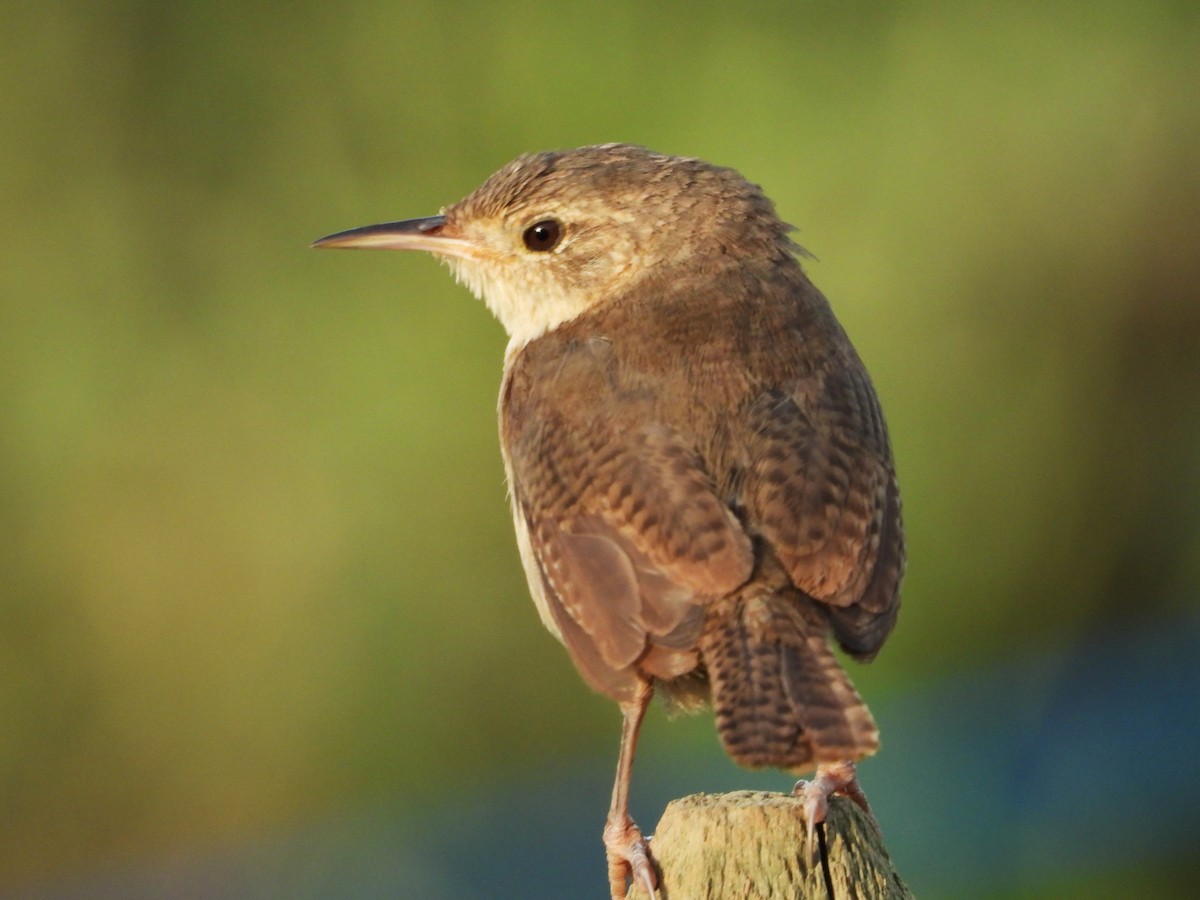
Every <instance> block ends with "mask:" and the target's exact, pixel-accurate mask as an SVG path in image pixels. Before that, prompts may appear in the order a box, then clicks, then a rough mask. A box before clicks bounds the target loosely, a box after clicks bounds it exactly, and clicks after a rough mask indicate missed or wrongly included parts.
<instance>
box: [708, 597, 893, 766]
mask: <svg viewBox="0 0 1200 900" xmlns="http://www.w3.org/2000/svg"><path fill="white" fill-rule="evenodd" d="M828 630H829V626H828V623H827V622H826V621H825V617H824V616H823V614H822V613H821V611H820V610H819V609H818V608H817V607H816V605H815V604H814V601H812V600H810V599H809V598H808V597H806V596H804V595H803V594H802V593H800V592H799V591H797V590H795V589H794V588H791V587H788V588H785V589H781V590H774V591H771V590H766V591H765V592H763V589H762V587H761V586H760V588H759V591H758V592H755V593H753V594H750V595H747V593H745V592H743V593H741V594H739V595H735V596H734V597H729V598H726V599H724V600H721V601H719V602H717V603H716V604H714V605H713V606H712V607H711V608H710V609H709V611H708V621H707V622H706V623H705V627H704V632H703V637H702V638H701V643H700V652H701V655H702V656H703V659H704V665H705V668H706V669H707V670H708V677H709V683H710V685H711V690H712V702H713V709H714V711H715V713H716V718H717V730H718V732H719V733H720V735H721V742H722V743H723V744H724V745H725V751H726V752H727V753H728V754H729V755H730V756H731V757H733V759H734V760H735V761H736V762H738V763H739V764H740V765H743V766H746V767H748V768H760V767H764V766H770V767H774V768H780V769H787V770H794V771H796V772H797V773H799V772H802V771H806V770H811V769H813V768H814V767H816V766H817V765H818V764H820V763H826V762H840V761H844V760H858V759H861V758H863V757H864V756H870V755H871V754H872V753H874V752H875V751H876V750H877V749H878V748H879V731H878V729H877V728H876V727H875V721H874V720H873V719H872V718H871V713H870V712H869V711H868V710H867V707H866V704H864V703H863V701H862V698H861V697H859V696H858V692H857V691H855V689H854V685H853V684H851V683H850V678H849V676H847V675H846V673H845V671H843V669H842V667H841V665H840V664H839V663H838V661H837V658H836V657H835V656H834V655H833V651H832V650H831V649H830V647H829V641H828V638H827V636H826V635H827V634H828Z"/></svg>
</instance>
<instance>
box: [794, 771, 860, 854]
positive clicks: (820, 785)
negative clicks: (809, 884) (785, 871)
mask: <svg viewBox="0 0 1200 900" xmlns="http://www.w3.org/2000/svg"><path fill="white" fill-rule="evenodd" d="M834 794H841V795H842V796H844V797H849V798H850V799H851V800H853V801H854V802H855V803H857V804H858V805H859V806H860V807H861V808H862V810H863V812H865V813H866V814H867V815H868V816H869V817H870V818H871V821H872V822H874V821H875V817H874V816H872V815H871V807H870V806H869V805H868V804H867V795H866V794H864V793H863V791H862V788H861V787H859V784H858V778H857V777H855V770H854V763H852V762H850V761H849V760H847V761H846V762H840V763H832V764H830V765H823V766H818V767H817V774H816V776H815V777H814V778H813V780H812V781H797V782H796V786H795V787H794V788H792V796H793V797H803V798H804V821H805V823H806V826H807V829H808V858H809V860H814V859H816V856H817V843H816V841H815V840H814V837H815V835H816V830H817V826H818V825H820V824H821V823H822V822H824V821H825V816H826V815H828V814H829V798H830V797H832V796H833V795H834Z"/></svg>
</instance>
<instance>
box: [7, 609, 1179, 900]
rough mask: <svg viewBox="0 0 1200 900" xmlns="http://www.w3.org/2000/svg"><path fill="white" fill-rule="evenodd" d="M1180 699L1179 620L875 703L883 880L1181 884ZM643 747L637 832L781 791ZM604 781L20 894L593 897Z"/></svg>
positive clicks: (375, 821) (1117, 632)
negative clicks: (1120, 871)
mask: <svg viewBox="0 0 1200 900" xmlns="http://www.w3.org/2000/svg"><path fill="white" fill-rule="evenodd" d="M1198 698H1200V617H1198V616H1197V615H1195V614H1190V615H1183V616H1179V617H1177V618H1176V619H1174V620H1172V621H1170V622H1169V623H1166V624H1165V625H1161V626H1160V627H1157V628H1154V629H1144V630H1140V631H1133V630H1129V629H1128V627H1126V626H1122V627H1114V628H1113V629H1111V630H1109V631H1106V632H1104V633H1101V634H1095V635H1091V636H1089V637H1087V638H1085V639H1081V640H1079V641H1078V642H1077V643H1076V644H1075V645H1074V646H1073V647H1070V648H1069V649H1067V650H1066V651H1065V652H1064V651H1063V650H1062V649H1059V650H1058V651H1056V652H1054V653H1047V654H1045V655H1042V656H1031V655H1029V654H1028V653H1025V652H1018V653H1016V654H1015V655H1014V658H1013V659H1011V660H1010V661H1008V662H1007V663H1006V664H1004V665H1002V666H989V667H986V668H981V669H980V670H978V671H975V672H964V673H959V674H957V675H955V676H954V677H953V678H950V679H947V680H946V681H943V682H940V683H937V684H933V685H930V686H929V688H928V690H925V691H922V692H921V693H917V694H913V695H911V696H898V697H894V698H892V699H891V701H890V702H888V703H887V704H886V706H880V705H879V704H876V706H877V707H878V708H877V709H876V712H877V714H878V718H879V720H880V726H881V729H882V731H883V733H884V734H885V735H886V748H885V751H884V752H883V753H882V754H881V755H880V756H879V757H878V758H877V759H875V760H872V761H870V762H869V763H867V764H865V765H864V766H863V769H862V779H863V783H864V787H865V789H866V791H867V793H868V795H869V797H870V799H871V802H872V805H873V806H874V809H875V811H876V814H877V816H878V818H879V820H880V823H881V825H882V827H883V830H884V834H885V836H886V838H887V843H888V847H889V849H890V851H891V853H892V855H893V858H894V859H895V861H896V864H897V867H898V869H899V871H900V873H901V875H902V876H903V877H904V878H905V880H906V881H907V882H908V883H909V885H910V887H912V888H913V889H914V891H915V892H916V893H917V894H918V896H921V897H939V896H940V897H964V896H971V897H979V896H985V895H986V896H994V897H1002V896H1022V897H1029V896H1061V893H1058V891H1059V890H1061V888H1062V886H1063V885H1064V884H1067V885H1069V884H1070V882H1071V881H1072V880H1073V879H1076V878H1077V879H1078V880H1080V881H1081V882H1082V881H1084V880H1090V881H1089V883H1094V881H1095V879H1096V878H1097V876H1098V875H1103V873H1104V872H1105V871H1106V870H1107V869H1111V868H1114V867H1118V868H1129V867H1131V866H1137V865H1153V866H1155V867H1159V868H1166V869H1169V870H1172V871H1174V872H1176V873H1177V877H1178V878H1182V879H1185V880H1186V879H1187V878H1188V877H1189V876H1190V875H1193V874H1195V872H1196V866H1195V862H1194V860H1193V856H1194V843H1195V836H1196V834H1197V832H1198V826H1200V815H1198V814H1197V808H1198V807H1200V774H1198V772H1197V767H1196V765H1195V757H1194V754H1195V752H1196V745H1197V740H1198V738H1200V700H1198ZM615 721H616V720H615V718H614V737H613V748H612V749H613V751H614V753H613V754H612V755H613V757H614V758H615V744H616V729H615ZM646 749H647V751H649V752H644V753H643V758H642V759H641V760H640V761H639V766H638V768H637V772H636V774H635V785H634V787H635V791H634V793H635V808H634V813H635V816H636V817H639V818H640V821H641V822H642V823H643V824H644V825H645V826H646V827H647V830H649V828H651V827H652V826H653V823H654V821H655V820H656V818H657V816H658V814H659V812H660V811H661V809H662V807H663V806H665V804H666V803H667V801H668V800H670V799H671V798H672V797H676V796H681V795H683V794H686V793H690V792H696V791H701V790H704V791H723V790H732V789H735V788H745V787H754V788H773V789H778V790H786V789H788V787H789V786H790V781H789V780H788V779H787V778H786V777H783V776H780V775H779V774H778V773H743V772H739V771H738V770H736V769H733V767H732V766H731V765H729V764H727V763H726V762H725V761H724V760H723V759H722V758H721V757H720V753H719V751H717V750H715V747H714V748H713V752H712V753H707V754H705V755H704V756H703V758H699V757H697V756H685V757H684V758H683V759H681V760H675V759H671V760H664V759H662V758H660V757H658V756H657V755H656V754H654V753H653V751H652V750H651V749H650V748H646ZM611 765H612V759H609V758H608V756H603V757H597V758H596V759H593V760H589V761H588V762H587V763H586V764H582V763H571V764H569V765H564V766H563V767H561V768H558V769H556V770H554V771H546V772H543V773H541V774H539V776H538V777H536V778H533V779H530V780H528V781H527V782H526V783H523V784H520V785H517V786H514V785H513V784H512V783H506V784H504V785H499V786H497V788H496V790H494V791H492V792H489V793H475V794H472V795H469V796H468V795H459V796H454V797H451V798H449V799H448V800H447V802H446V803H445V804H444V806H443V807H442V808H441V809H440V810H439V811H438V812H436V813H435V814H424V815H420V816H413V815H405V814H404V813H403V812H402V811H400V810H397V809H396V808H394V807H389V808H384V807H381V808H378V809H374V810H363V811H360V812H359V814H357V815H355V816H353V817H347V818H346V819H344V820H340V821H331V822H326V823H323V824H320V825H317V826H314V827H312V828H311V829H308V830H306V831H302V832H297V833H292V834H288V835H280V836H277V837H276V838H273V839H271V840H267V841H262V842H260V843H257V844H253V845H248V846H239V847H237V848H231V849H229V850H228V851H225V852H214V853H211V854H207V855H198V856H195V857H184V858H176V859H173V860H169V861H159V862H157V863H153V864H148V865H146V866H144V867H140V868H136V869H131V870H129V871H119V872H110V873H105V874H96V875H93V876H91V877H88V878H84V879H80V880H78V881H76V882H74V883H71V884H54V885H45V886H43V887H41V888H40V889H36V890H25V891H22V892H21V894H20V896H21V897H29V898H51V897H53V898H76V897H78V898H83V897H88V898H95V897H122V898H134V900H136V898H143V897H145V898H150V897H243V898H259V897H263V898H265V897H292V898H374V897H380V898H382V897H422V898H426V900H438V898H455V900H472V898H509V897H512V898H515V897H522V898H525V897H597V898H600V897H604V896H606V894H605V880H604V868H603V851H602V849H601V843H600V829H601V826H602V821H603V817H604V812H605V810H606V808H607V805H608V792H609V786H610V778H611V772H610V769H611ZM1046 885H1055V886H1057V887H1053V888H1051V887H1041V886H1046ZM981 886H985V887H981Z"/></svg>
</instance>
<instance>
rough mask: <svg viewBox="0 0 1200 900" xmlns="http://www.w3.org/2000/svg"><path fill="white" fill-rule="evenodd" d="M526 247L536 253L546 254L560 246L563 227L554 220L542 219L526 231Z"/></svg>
mask: <svg viewBox="0 0 1200 900" xmlns="http://www.w3.org/2000/svg"><path fill="white" fill-rule="evenodd" d="M523 237H524V239H525V246H526V247H528V248H529V249H530V250H532V251H533V252H534V253H545V252H546V251H547V250H553V249H554V248H555V247H557V246H558V242H559V240H560V239H561V238H562V226H561V225H560V224H558V222H557V221H556V220H554V219H542V221H540V222H535V223H534V224H532V225H530V226H529V227H528V228H526V229H525V234H524V235H523Z"/></svg>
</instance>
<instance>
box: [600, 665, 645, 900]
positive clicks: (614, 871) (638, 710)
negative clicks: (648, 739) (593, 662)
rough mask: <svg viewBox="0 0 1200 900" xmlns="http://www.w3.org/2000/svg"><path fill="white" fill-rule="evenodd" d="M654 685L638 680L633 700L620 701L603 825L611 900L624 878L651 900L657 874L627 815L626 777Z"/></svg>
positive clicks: (620, 891)
mask: <svg viewBox="0 0 1200 900" xmlns="http://www.w3.org/2000/svg"><path fill="white" fill-rule="evenodd" d="M653 694H654V688H653V686H652V685H651V683H650V681H649V680H639V682H638V687H637V692H636V693H635V694H634V697H633V699H632V700H628V701H626V702H624V703H622V704H621V715H622V716H623V717H624V722H623V724H622V726H621V752H620V755H619V756H618V757H617V780H616V781H615V782H614V783H613V794H612V805H611V806H610V807H609V808H608V821H607V822H606V823H605V825H604V850H605V853H606V855H607V856H608V881H609V886H610V888H611V889H612V896H613V900H621V898H623V897H624V896H625V879H626V877H630V878H632V879H633V881H634V882H635V883H638V884H641V885H642V887H644V888H645V889H646V893H647V894H648V895H649V896H650V897H651V900H653V898H655V897H656V896H657V895H656V894H655V892H654V888H655V887H656V886H657V884H658V877H657V876H656V875H655V874H654V867H653V866H652V865H651V863H650V848H649V847H648V846H647V844H646V839H645V838H644V837H642V832H641V831H639V830H638V827H637V825H635V824H634V823H633V819H632V818H630V816H629V779H630V777H631V775H632V774H633V753H634V750H636V749H637V739H638V730H639V729H640V728H641V727H642V719H643V718H644V717H645V715H646V708H647V707H648V706H649V705H650V697H651V696H652V695H653Z"/></svg>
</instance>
